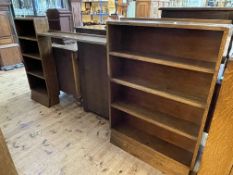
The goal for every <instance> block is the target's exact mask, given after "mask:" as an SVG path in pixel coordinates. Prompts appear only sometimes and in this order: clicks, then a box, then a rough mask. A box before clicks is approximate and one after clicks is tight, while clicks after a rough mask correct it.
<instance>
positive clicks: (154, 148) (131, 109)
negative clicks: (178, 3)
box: [107, 20, 228, 175]
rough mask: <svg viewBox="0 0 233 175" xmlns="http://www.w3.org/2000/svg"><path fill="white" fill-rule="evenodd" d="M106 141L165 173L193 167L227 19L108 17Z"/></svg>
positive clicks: (184, 172) (224, 36) (186, 172)
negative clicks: (188, 20) (108, 136)
mask: <svg viewBox="0 0 233 175" xmlns="http://www.w3.org/2000/svg"><path fill="white" fill-rule="evenodd" d="M107 26H108V43H109V47H108V63H109V64H108V68H109V71H108V72H109V77H110V119H111V143H113V144H115V145H117V146H119V147H121V148H122V149H124V150H126V151H127V152H129V153H131V154H133V155H135V156H137V157H139V158H140V159H142V160H144V161H146V162H147V163H149V164H151V165H152V166H155V167H157V168H159V169H161V170H162V171H164V172H167V173H168V174H174V175H177V174H179V175H187V174H188V173H189V171H190V170H192V169H193V167H194V163H195V160H196V156H197V153H198V149H199V144H200V140H201V136H202V131H203V127H204V123H205V120H206V116H207V112H208V109H209V105H210V102H211V99H212V95H213V89H214V85H215V83H216V76H217V72H218V69H219V65H220V62H221V58H222V54H223V50H224V46H225V44H226V38H227V36H228V27H227V25H225V26H224V25H223V26H218V25H210V24H209V25H205V24H197V23H196V24H188V23H185V22H181V23H180V24H179V22H163V21H159V22H158V21H157V22H155V21H154V22H153V21H131V20H129V21H127V20H124V21H109V22H108V23H107Z"/></svg>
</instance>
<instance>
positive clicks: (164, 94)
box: [111, 77, 205, 108]
mask: <svg viewBox="0 0 233 175" xmlns="http://www.w3.org/2000/svg"><path fill="white" fill-rule="evenodd" d="M136 81H137V79H136ZM139 81H140V80H139ZM111 82H114V83H117V84H120V85H124V86H127V87H130V88H134V89H137V90H140V91H143V92H147V93H150V94H153V95H158V96H161V97H164V98H167V99H170V100H174V101H177V102H180V103H184V104H187V105H190V106H193V107H197V108H205V104H204V103H202V102H201V101H200V100H195V99H191V98H186V97H184V96H180V95H179V94H175V93H174V92H168V91H165V90H162V89H152V88H148V87H146V86H143V85H139V84H138V83H135V79H131V78H129V77H124V78H121V79H117V78H112V79H111Z"/></svg>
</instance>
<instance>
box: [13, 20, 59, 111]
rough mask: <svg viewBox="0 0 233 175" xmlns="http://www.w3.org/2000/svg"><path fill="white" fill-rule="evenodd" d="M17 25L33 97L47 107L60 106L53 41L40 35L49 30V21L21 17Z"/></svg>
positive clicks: (16, 22)
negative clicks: (39, 34)
mask: <svg viewBox="0 0 233 175" xmlns="http://www.w3.org/2000/svg"><path fill="white" fill-rule="evenodd" d="M15 25H16V30H17V33H18V38H19V42H20V47H21V52H22V55H23V61H24V65H25V69H26V72H27V77H28V81H29V85H30V88H31V98H32V99H33V100H35V101H37V102H39V103H41V104H43V105H45V106H47V107H50V106H52V105H55V104H57V103H59V97H58V96H59V88H58V81H57V75H56V67H55V64H54V60H53V57H52V46H51V40H50V39H49V38H47V37H43V36H38V33H39V32H47V31H48V22H47V19H46V18H44V17H35V18H17V19H15Z"/></svg>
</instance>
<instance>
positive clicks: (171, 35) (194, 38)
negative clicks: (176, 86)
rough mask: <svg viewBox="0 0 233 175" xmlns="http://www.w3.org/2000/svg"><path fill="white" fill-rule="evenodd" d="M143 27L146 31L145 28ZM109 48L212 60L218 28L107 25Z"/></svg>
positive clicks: (217, 37) (218, 44)
mask: <svg viewBox="0 0 233 175" xmlns="http://www.w3.org/2000/svg"><path fill="white" fill-rule="evenodd" d="M145 31H146V32H145ZM109 35H110V41H114V43H111V42H110V51H115V50H127V51H130V52H133V53H134V52H135V53H137V52H140V53H142V54H150V55H154V56H160V55H161V56H168V57H179V58H185V59H194V60H202V61H208V62H215V61H216V60H217V57H218V52H219V47H220V44H221V39H222V36H223V32H222V31H208V30H194V29H174V28H155V27H139V26H114V25H111V26H109Z"/></svg>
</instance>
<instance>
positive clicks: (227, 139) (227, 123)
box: [198, 61, 233, 175]
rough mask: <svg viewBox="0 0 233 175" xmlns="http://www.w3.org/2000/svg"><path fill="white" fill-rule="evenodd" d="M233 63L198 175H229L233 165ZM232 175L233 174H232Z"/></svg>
mask: <svg viewBox="0 0 233 175" xmlns="http://www.w3.org/2000/svg"><path fill="white" fill-rule="evenodd" d="M232 81H233V61H230V62H229V63H228V66H227V69H226V71H225V75H224V80H223V83H222V87H221V90H220V95H219V98H218V102H217V105H216V109H215V112H214V116H213V121H212V125H211V127H210V131H209V137H208V139H207V145H206V148H205V150H204V153H203V158H202V162H201V169H200V172H199V174H198V175H220V174H221V175H228V174H229V173H230V171H231V168H232V165H233V156H232V155H233V149H232V147H233V137H232V131H233V110H232V102H233V86H232ZM231 174H232V173H231Z"/></svg>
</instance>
